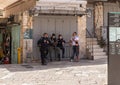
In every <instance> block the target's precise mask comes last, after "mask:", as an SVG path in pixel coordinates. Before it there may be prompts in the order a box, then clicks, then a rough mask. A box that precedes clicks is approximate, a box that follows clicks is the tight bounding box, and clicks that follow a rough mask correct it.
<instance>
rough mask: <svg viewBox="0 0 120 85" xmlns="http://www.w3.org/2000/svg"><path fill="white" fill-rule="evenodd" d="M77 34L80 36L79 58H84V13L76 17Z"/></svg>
mask: <svg viewBox="0 0 120 85" xmlns="http://www.w3.org/2000/svg"><path fill="white" fill-rule="evenodd" d="M78 36H79V38H80V42H79V43H80V58H86V56H85V55H86V15H83V16H82V17H78Z"/></svg>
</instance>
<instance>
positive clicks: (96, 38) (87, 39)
mask: <svg viewBox="0 0 120 85" xmlns="http://www.w3.org/2000/svg"><path fill="white" fill-rule="evenodd" d="M87 40H97V38H87Z"/></svg>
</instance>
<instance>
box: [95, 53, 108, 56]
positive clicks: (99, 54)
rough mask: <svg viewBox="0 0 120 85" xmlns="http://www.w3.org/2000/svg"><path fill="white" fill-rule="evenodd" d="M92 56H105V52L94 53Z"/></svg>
mask: <svg viewBox="0 0 120 85" xmlns="http://www.w3.org/2000/svg"><path fill="white" fill-rule="evenodd" d="M93 55H94V56H105V55H106V52H94V53H93Z"/></svg>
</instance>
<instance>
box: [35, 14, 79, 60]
mask: <svg viewBox="0 0 120 85" xmlns="http://www.w3.org/2000/svg"><path fill="white" fill-rule="evenodd" d="M77 27H78V26H77V17H75V16H42V15H41V16H38V17H34V22H33V39H34V40H33V55H34V57H35V58H36V59H38V58H39V56H40V53H39V48H38V47H37V41H38V39H39V38H40V37H41V36H42V34H43V33H45V32H46V33H48V34H49V36H51V34H52V33H55V34H56V36H57V37H58V35H59V34H62V35H63V37H64V39H65V40H66V42H68V41H69V40H70V38H71V36H72V33H73V32H77Z"/></svg>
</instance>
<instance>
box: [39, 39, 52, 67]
mask: <svg viewBox="0 0 120 85" xmlns="http://www.w3.org/2000/svg"><path fill="white" fill-rule="evenodd" d="M37 44H38V46H39V47H40V52H41V63H42V65H46V64H47V55H48V48H49V45H50V40H49V38H46V37H42V38H41V39H40V40H39V41H38V43H37Z"/></svg>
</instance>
